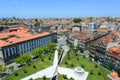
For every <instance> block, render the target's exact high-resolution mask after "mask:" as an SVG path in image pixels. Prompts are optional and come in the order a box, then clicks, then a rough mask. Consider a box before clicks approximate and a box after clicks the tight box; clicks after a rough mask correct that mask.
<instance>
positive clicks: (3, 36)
mask: <svg viewBox="0 0 120 80" xmlns="http://www.w3.org/2000/svg"><path fill="white" fill-rule="evenodd" d="M28 30H29V29H28V28H21V29H20V30H19V31H14V32H7V33H0V47H4V46H7V45H11V44H15V43H18V42H22V41H26V40H30V39H34V38H37V37H42V36H45V35H48V34H49V32H43V33H37V34H32V33H30V32H28Z"/></svg>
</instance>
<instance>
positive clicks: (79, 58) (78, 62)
mask: <svg viewBox="0 0 120 80" xmlns="http://www.w3.org/2000/svg"><path fill="white" fill-rule="evenodd" d="M69 58H70V59H69ZM66 63H67V64H66ZM61 66H62V67H67V68H75V67H80V66H81V67H84V69H85V70H86V71H88V72H89V75H88V78H87V80H110V79H109V78H108V77H107V74H109V72H108V71H106V70H105V69H103V68H101V67H100V66H97V67H95V66H96V64H95V63H93V62H92V61H90V60H89V59H87V58H85V57H84V56H83V55H80V54H77V55H76V54H75V53H74V51H71V52H70V53H67V55H66V56H65V58H64V60H63V62H62V64H61ZM91 70H93V74H90V73H91ZM98 73H100V74H101V75H98Z"/></svg>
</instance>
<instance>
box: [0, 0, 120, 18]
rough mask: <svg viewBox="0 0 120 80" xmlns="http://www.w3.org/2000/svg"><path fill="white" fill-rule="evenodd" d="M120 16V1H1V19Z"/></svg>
mask: <svg viewBox="0 0 120 80" xmlns="http://www.w3.org/2000/svg"><path fill="white" fill-rule="evenodd" d="M13 16H15V17H19V18H49V17H53V18H54V17H85V16H87V17H88V16H96V17H97V16H99V17H101V16H113V17H116V16H120V0H0V18H3V17H13Z"/></svg>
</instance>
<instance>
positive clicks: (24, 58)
mask: <svg viewBox="0 0 120 80" xmlns="http://www.w3.org/2000/svg"><path fill="white" fill-rule="evenodd" d="M31 58H32V57H31V55H30V54H29V53H24V54H23V55H22V59H23V61H24V62H25V63H27V62H29V61H30V60H31Z"/></svg>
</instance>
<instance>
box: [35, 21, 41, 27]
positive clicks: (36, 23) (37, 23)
mask: <svg viewBox="0 0 120 80" xmlns="http://www.w3.org/2000/svg"><path fill="white" fill-rule="evenodd" d="M34 26H35V27H39V26H40V22H39V21H38V19H35V24H34Z"/></svg>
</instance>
